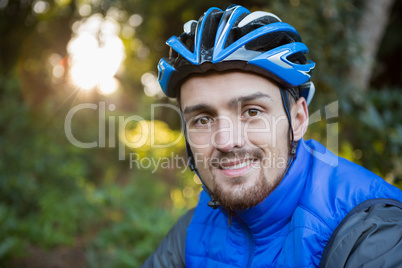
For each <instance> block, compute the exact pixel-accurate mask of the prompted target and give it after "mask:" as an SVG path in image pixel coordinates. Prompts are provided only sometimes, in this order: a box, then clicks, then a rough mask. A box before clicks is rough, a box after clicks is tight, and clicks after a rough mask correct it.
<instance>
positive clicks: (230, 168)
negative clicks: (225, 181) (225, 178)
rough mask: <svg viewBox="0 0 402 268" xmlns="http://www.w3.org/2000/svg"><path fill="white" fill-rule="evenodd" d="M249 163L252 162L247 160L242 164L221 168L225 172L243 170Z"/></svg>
mask: <svg viewBox="0 0 402 268" xmlns="http://www.w3.org/2000/svg"><path fill="white" fill-rule="evenodd" d="M251 162H254V160H247V161H245V162H243V163H240V164H238V165H235V166H227V167H222V169H226V170H228V169H229V170H233V169H239V168H243V167H245V166H248V165H249V164H250V163H251Z"/></svg>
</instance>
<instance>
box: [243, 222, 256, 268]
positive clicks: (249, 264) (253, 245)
mask: <svg viewBox="0 0 402 268" xmlns="http://www.w3.org/2000/svg"><path fill="white" fill-rule="evenodd" d="M245 226H246V230H247V234H248V239H249V252H250V256H249V258H248V262H247V267H251V262H252V261H253V259H254V247H255V243H254V238H253V234H252V233H251V230H250V228H248V226H247V225H245Z"/></svg>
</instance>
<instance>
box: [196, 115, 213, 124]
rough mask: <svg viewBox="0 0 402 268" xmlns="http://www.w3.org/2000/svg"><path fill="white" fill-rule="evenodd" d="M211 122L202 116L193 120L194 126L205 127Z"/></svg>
mask: <svg viewBox="0 0 402 268" xmlns="http://www.w3.org/2000/svg"><path fill="white" fill-rule="evenodd" d="M211 122H212V119H211V118H210V117H208V116H203V117H200V118H198V119H196V120H195V122H194V123H195V124H196V125H201V126H205V125H208V124H209V123H211Z"/></svg>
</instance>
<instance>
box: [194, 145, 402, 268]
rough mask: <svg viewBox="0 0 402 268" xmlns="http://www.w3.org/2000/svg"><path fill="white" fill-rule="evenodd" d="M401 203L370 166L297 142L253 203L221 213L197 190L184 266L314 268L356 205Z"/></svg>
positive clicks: (397, 192)
mask: <svg viewBox="0 0 402 268" xmlns="http://www.w3.org/2000/svg"><path fill="white" fill-rule="evenodd" d="M379 198H386V199H396V200H399V201H402V196H401V191H400V190H399V189H398V188H396V187H394V186H392V185H390V184H388V183H386V182H385V181H384V180H383V179H381V178H380V177H378V176H376V175H375V174H373V173H371V172H370V171H368V170H366V169H364V168H363V167H361V166H358V165H356V164H354V163H352V162H349V161H347V160H345V159H343V158H340V157H337V156H335V155H334V154H332V153H331V152H329V151H328V150H327V149H326V148H325V147H324V146H322V145H321V144H319V143H318V142H316V141H303V140H301V141H300V142H299V145H298V150H297V154H296V160H295V161H294V162H293V164H292V167H291V168H290V170H289V172H288V175H287V176H285V178H284V179H283V180H282V182H281V183H280V184H279V186H278V187H277V188H276V189H275V190H274V191H273V192H272V193H271V194H270V195H269V196H268V197H267V198H266V199H265V200H264V201H262V202H261V203H260V204H258V205H257V206H255V207H253V208H251V209H247V210H242V211H235V215H234V216H233V218H232V222H231V226H230V227H229V220H228V213H227V212H226V211H225V210H224V209H223V208H220V209H216V210H214V209H212V208H210V207H208V206H207V202H208V201H209V200H210V198H209V196H208V194H206V193H205V192H202V193H201V195H200V201H199V204H198V205H197V207H196V209H195V212H194V216H193V218H192V221H191V223H190V225H189V227H188V229H187V237H186V267H202V268H206V267H318V265H319V263H320V260H321V256H322V253H323V250H324V247H325V246H326V244H327V242H328V240H329V239H330V237H331V235H332V233H333V232H334V230H335V229H336V227H337V226H338V224H339V223H340V222H341V221H342V219H343V218H344V217H345V216H346V215H347V214H348V213H349V212H350V211H351V210H352V209H353V208H354V207H355V206H356V205H358V204H360V203H362V202H364V201H366V200H369V199H379Z"/></svg>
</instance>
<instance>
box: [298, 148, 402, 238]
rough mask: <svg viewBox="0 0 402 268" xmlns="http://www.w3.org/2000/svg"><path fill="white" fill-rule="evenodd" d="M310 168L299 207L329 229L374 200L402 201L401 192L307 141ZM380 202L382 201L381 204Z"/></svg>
mask: <svg viewBox="0 0 402 268" xmlns="http://www.w3.org/2000/svg"><path fill="white" fill-rule="evenodd" d="M304 150H305V151H306V152H308V153H309V154H310V157H311V161H310V163H311V164H310V168H309V173H308V178H307V180H306V186H305V191H304V193H303V195H302V197H301V200H300V204H301V206H303V207H304V208H306V209H307V210H309V211H310V212H311V213H312V214H314V215H316V216H317V217H319V218H321V220H322V221H324V222H325V223H326V224H327V226H328V227H329V229H330V230H332V231H333V230H335V228H336V227H337V226H338V224H339V223H340V222H341V221H342V219H343V218H344V217H345V216H346V215H347V214H348V213H349V212H350V211H351V210H352V209H353V208H354V207H356V206H357V205H359V204H361V203H363V202H365V201H367V200H373V199H393V200H397V201H401V202H402V192H401V190H400V189H398V188H396V187H394V186H392V185H390V184H389V183H387V182H386V181H385V180H383V179H382V178H381V177H379V176H377V175H375V174H374V173H372V172H370V171H369V170H367V169H365V168H364V167H362V166H359V165H357V164H355V163H353V162H350V161H348V160H346V159H344V158H341V157H338V156H336V155H334V154H333V153H331V152H330V151H328V150H327V149H326V148H325V147H324V146H322V145H321V144H319V143H318V142H315V141H307V142H305V144H304ZM380 203H381V202H380Z"/></svg>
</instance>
